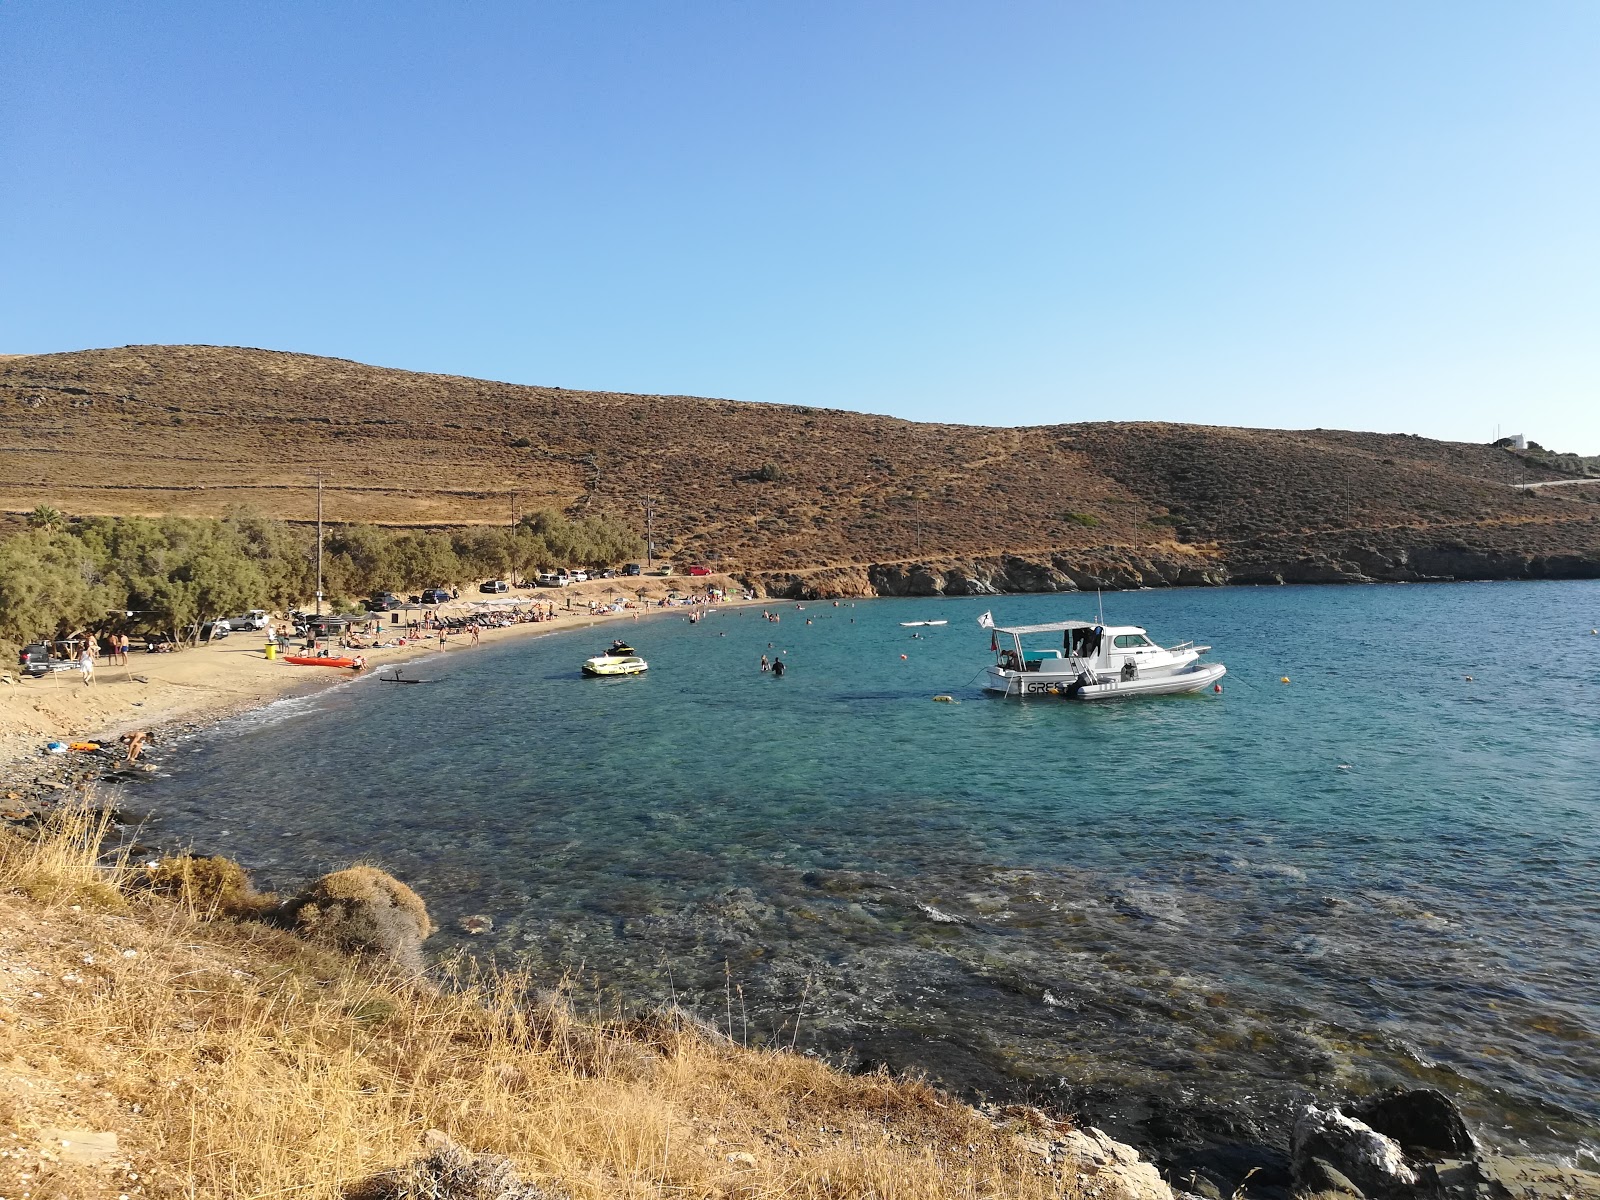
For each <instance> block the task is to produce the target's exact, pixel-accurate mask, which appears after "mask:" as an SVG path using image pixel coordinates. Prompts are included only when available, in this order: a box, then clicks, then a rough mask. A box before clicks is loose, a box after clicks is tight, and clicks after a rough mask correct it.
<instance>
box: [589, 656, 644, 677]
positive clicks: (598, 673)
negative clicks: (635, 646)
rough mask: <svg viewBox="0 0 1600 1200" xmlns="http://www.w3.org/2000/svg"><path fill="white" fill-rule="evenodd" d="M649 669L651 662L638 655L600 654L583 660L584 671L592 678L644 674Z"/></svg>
mask: <svg viewBox="0 0 1600 1200" xmlns="http://www.w3.org/2000/svg"><path fill="white" fill-rule="evenodd" d="M649 669H650V664H649V663H647V662H645V660H644V659H642V658H638V657H636V656H633V657H626V658H624V657H618V656H612V655H598V656H596V657H594V658H588V659H585V660H584V662H583V673H584V674H585V675H587V676H589V677H590V678H591V679H597V678H601V677H605V676H610V675H643V674H644V673H645V672H646V671H648V670H649Z"/></svg>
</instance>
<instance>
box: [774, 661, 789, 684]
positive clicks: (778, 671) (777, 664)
mask: <svg viewBox="0 0 1600 1200" xmlns="http://www.w3.org/2000/svg"><path fill="white" fill-rule="evenodd" d="M788 669H789V668H788V667H787V666H786V665H785V663H784V661H783V659H781V658H775V659H773V660H772V673H773V675H775V676H776V677H777V678H779V679H782V678H783V673H784V672H785V671H786V670H788Z"/></svg>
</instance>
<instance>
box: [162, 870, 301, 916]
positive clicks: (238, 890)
mask: <svg viewBox="0 0 1600 1200" xmlns="http://www.w3.org/2000/svg"><path fill="white" fill-rule="evenodd" d="M134 881H135V886H136V887H141V888H143V889H146V890H148V891H151V892H154V893H155V894H157V895H159V896H165V897H167V898H168V899H171V900H174V901H176V902H177V903H179V904H181V905H183V906H184V907H186V908H188V909H190V910H191V911H192V912H194V913H195V915H197V916H202V917H213V918H214V917H233V918H248V917H261V916H265V915H266V914H268V913H269V912H271V911H272V910H273V909H275V908H277V906H278V898H277V896H276V895H273V894H271V893H266V894H263V893H261V892H258V891H256V889H255V887H254V886H253V885H252V884H251V882H250V876H249V875H248V874H246V873H245V869H244V868H243V867H241V866H240V865H239V864H238V863H236V862H234V861H233V860H232V859H231V858H223V857H222V856H221V855H217V856H215V857H213V858H204V857H201V856H199V855H194V854H175V855H170V856H169V857H167V858H163V859H161V860H160V861H159V862H157V863H156V864H155V865H154V866H152V867H148V868H146V869H145V872H144V873H143V875H135V876H134Z"/></svg>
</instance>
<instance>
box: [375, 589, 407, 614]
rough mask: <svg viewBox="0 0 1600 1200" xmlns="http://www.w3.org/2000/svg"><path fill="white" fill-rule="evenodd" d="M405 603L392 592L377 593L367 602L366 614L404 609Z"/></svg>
mask: <svg viewBox="0 0 1600 1200" xmlns="http://www.w3.org/2000/svg"><path fill="white" fill-rule="evenodd" d="M405 606H406V602H405V601H404V600H402V599H400V597H399V596H396V595H395V594H394V593H393V592H379V593H378V594H377V595H376V596H374V597H373V598H372V599H371V600H368V601H367V611H368V612H388V611H390V610H391V609H395V608H404V607H405Z"/></svg>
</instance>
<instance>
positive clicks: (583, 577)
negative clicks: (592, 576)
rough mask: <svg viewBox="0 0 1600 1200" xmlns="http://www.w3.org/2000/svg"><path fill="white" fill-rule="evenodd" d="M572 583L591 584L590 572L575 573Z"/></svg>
mask: <svg viewBox="0 0 1600 1200" xmlns="http://www.w3.org/2000/svg"><path fill="white" fill-rule="evenodd" d="M572 582H573V583H588V582H589V572H587V571H574V572H573V573H572Z"/></svg>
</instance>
